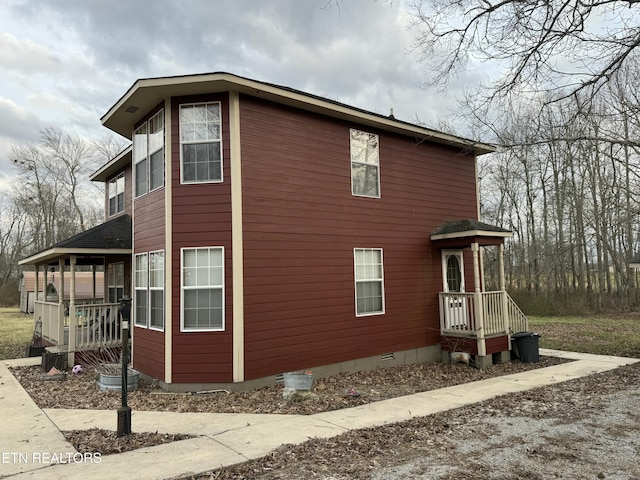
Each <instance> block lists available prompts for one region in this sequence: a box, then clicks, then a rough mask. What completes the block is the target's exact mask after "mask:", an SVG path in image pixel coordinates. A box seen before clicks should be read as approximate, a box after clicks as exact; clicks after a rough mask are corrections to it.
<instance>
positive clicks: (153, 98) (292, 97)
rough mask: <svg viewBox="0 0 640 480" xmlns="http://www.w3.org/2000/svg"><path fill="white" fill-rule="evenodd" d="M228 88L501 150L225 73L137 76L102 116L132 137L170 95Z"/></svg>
mask: <svg viewBox="0 0 640 480" xmlns="http://www.w3.org/2000/svg"><path fill="white" fill-rule="evenodd" d="M228 91H237V92H240V93H246V94H249V95H252V96H255V97H259V98H264V99H266V100H271V101H274V102H277V103H280V104H284V105H289V106H294V107H297V108H302V109H304V110H309V111H313V112H317V113H321V114H324V115H328V116H331V117H334V118H340V119H343V120H347V121H353V122H357V123H359V124H363V125H367V126H371V127H375V128H380V129H383V130H387V131H392V132H396V133H400V134H403V135H413V136H415V137H416V138H419V139H420V140H431V141H434V142H436V143H441V144H445V145H450V146H453V147H456V148H460V149H463V150H468V151H470V152H473V153H474V154H475V155H482V154H486V153H491V152H495V151H496V148H495V147H494V146H493V145H489V144H485V143H480V142H474V141H472V140H468V139H463V138H460V137H456V136H454V135H449V134H446V133H442V132H438V131H436V130H431V129H428V128H425V127H421V126H419V125H414V124H410V123H406V122H401V121H398V120H395V119H393V118H389V117H384V116H381V115H376V114H374V113H372V112H366V111H364V110H360V109H357V108H354V107H351V106H348V105H344V104H341V103H338V102H333V101H330V100H327V99H322V98H320V97H316V96H313V95H309V94H305V93H304V92H298V91H294V90H290V89H286V88H282V87H280V86H277V85H271V84H267V83H262V82H258V81H256V80H251V79H248V78H244V77H239V76H236V75H233V74H230V73H224V72H219V73H208V74H196V75H185V76H177V77H161V78H148V79H140V80H137V81H136V82H135V83H134V84H133V85H132V86H131V87H130V88H129V90H127V92H126V93H125V94H124V95H123V96H122V97H121V98H120V99H119V100H118V101H117V102H116V103H115V104H114V105H113V106H112V107H111V108H110V109H109V110H108V111H107V113H105V114H104V115H103V116H102V118H101V121H102V124H103V125H104V126H105V127H107V128H109V129H110V130H113V131H114V132H116V133H118V134H120V135H122V136H123V137H126V138H128V139H130V140H131V137H132V133H133V125H135V124H137V123H138V122H139V121H141V120H142V118H143V116H144V115H146V114H148V112H149V111H150V110H151V109H152V108H154V107H155V106H156V105H158V104H159V103H160V102H162V101H163V100H164V99H165V98H169V97H174V96H186V95H198V94H203V93H215V92H228Z"/></svg>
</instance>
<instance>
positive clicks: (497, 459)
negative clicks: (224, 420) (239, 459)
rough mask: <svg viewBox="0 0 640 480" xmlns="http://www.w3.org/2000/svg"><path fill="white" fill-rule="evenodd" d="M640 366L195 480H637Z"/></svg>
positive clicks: (290, 451)
mask: <svg viewBox="0 0 640 480" xmlns="http://www.w3.org/2000/svg"><path fill="white" fill-rule="evenodd" d="M638 458H640V364H634V365H631V366H626V367H621V368H618V369H616V370H614V371H611V372H607V373H603V374H598V375H592V376H590V377H586V378H582V379H579V380H575V381H570V382H565V383H560V384H556V385H552V386H549V387H544V388H539V389H535V390H530V391H527V392H522V393H517V394H510V395H505V396H501V397H498V398H495V399H492V400H489V401H486V402H482V403H479V404H476V405H472V406H467V407H463V408H459V409H455V410H451V411H448V412H445V413H441V414H436V415H431V416H428V417H421V418H416V419H412V420H410V421H407V422H403V423H399V424H395V425H389V426H384V427H379V428H375V429H367V430H357V431H351V432H347V433H345V434H343V435H341V436H339V437H336V438H333V439H329V440H311V441H309V442H306V443H305V444H303V445H297V446H283V447H282V448H280V449H279V450H278V451H277V452H275V453H273V454H272V455H269V456H267V457H265V458H263V459H260V460H257V461H253V462H248V463H245V464H242V465H239V466H236V467H233V468H228V469H223V470H220V471H216V472H211V473H209V474H207V475H202V476H199V477H197V478H198V479H218V480H222V479H259V480H275V479H310V478H313V479H322V480H347V479H349V480H361V479H372V480H396V479H397V480H400V479H402V480H405V479H425V480H427V479H429V480H431V479H433V480H440V479H442V480H444V479H460V478H464V479H466V480H485V479H500V480H512V479H527V480H531V479H532V480H546V479H552V478H561V479H571V480H573V479H575V480H578V479H580V480H583V479H606V480H614V479H615V480H622V479H625V480H632V479H640V462H638Z"/></svg>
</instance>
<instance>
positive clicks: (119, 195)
mask: <svg viewBox="0 0 640 480" xmlns="http://www.w3.org/2000/svg"><path fill="white" fill-rule="evenodd" d="M120 212H124V173H121V174H120V175H118V176H117V177H114V178H112V179H111V180H109V215H115V214H116V213H120Z"/></svg>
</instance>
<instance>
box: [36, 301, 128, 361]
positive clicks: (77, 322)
mask: <svg viewBox="0 0 640 480" xmlns="http://www.w3.org/2000/svg"><path fill="white" fill-rule="evenodd" d="M118 307H119V304H117V303H82V304H79V305H75V306H72V307H69V308H68V309H65V308H64V307H63V306H62V305H61V304H60V303H57V302H56V303H53V302H42V301H37V302H35V306H34V317H35V319H38V318H40V319H41V320H42V337H43V338H44V340H46V341H48V342H49V343H51V344H53V345H57V346H58V347H60V348H61V349H65V350H68V351H77V350H84V349H95V348H99V347H111V346H118V345H120V343H121V341H122V330H121V327H120V322H119V316H118ZM70 332H73V333H70Z"/></svg>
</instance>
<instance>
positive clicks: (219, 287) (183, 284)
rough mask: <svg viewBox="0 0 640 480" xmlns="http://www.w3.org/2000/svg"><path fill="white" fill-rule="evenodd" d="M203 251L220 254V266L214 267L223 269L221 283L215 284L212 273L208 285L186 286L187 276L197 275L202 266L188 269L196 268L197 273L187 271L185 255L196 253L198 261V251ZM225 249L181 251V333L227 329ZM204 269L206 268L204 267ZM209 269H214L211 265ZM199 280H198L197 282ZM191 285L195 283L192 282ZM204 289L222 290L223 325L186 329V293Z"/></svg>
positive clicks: (192, 248)
mask: <svg viewBox="0 0 640 480" xmlns="http://www.w3.org/2000/svg"><path fill="white" fill-rule="evenodd" d="M202 250H207V251H209V252H211V251H213V250H216V251H219V252H220V265H214V266H213V267H215V268H219V269H221V276H220V283H214V282H212V280H211V272H209V273H208V275H207V277H208V283H207V284H205V283H202V284H197V285H186V283H187V282H185V279H186V277H187V275H191V274H192V273H196V274H197V269H198V267H200V265H198V264H197V263H196V266H195V267H188V268H189V269H190V270H193V269H194V268H195V269H196V271H195V272H193V271H185V267H186V266H185V254H186V253H187V252H190V251H195V252H196V261H197V255H198V251H202ZM224 255H225V252H224V247H220V246H212V247H186V248H181V249H180V331H181V332H223V331H224V330H225V328H226V325H225V261H224V260H225V259H224ZM203 268H204V266H203ZM208 268H209V269H210V268H212V266H211V265H208ZM197 281H198V280H196V282H197ZM189 283H194V282H192V281H190V282H189ZM204 289H216V290H220V292H221V299H222V305H221V307H222V309H221V315H222V319H221V325H220V327H219V328H217V327H216V328H211V327H209V328H198V327H186V326H185V307H186V305H185V292H187V291H193V290H204Z"/></svg>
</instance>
